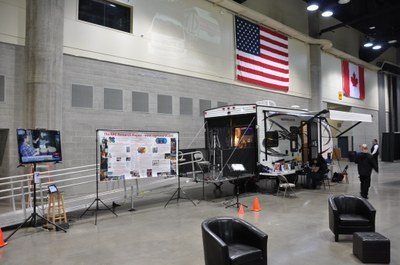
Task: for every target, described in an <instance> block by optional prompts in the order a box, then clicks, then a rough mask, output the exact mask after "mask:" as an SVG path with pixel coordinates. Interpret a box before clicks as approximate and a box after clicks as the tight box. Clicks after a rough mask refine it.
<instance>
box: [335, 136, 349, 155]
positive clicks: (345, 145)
mask: <svg viewBox="0 0 400 265" xmlns="http://www.w3.org/2000/svg"><path fill="white" fill-rule="evenodd" d="M338 147H339V148H340V150H341V153H342V157H345V158H347V157H349V137H348V136H341V137H339V138H338Z"/></svg>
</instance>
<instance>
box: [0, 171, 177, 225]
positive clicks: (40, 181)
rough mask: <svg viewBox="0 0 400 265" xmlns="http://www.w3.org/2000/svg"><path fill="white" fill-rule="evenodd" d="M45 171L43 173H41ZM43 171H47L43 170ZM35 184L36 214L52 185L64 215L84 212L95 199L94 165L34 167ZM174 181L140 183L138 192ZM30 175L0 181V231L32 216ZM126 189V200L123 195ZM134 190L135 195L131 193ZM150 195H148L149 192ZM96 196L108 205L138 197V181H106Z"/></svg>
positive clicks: (43, 203) (157, 180)
mask: <svg viewBox="0 0 400 265" xmlns="http://www.w3.org/2000/svg"><path fill="white" fill-rule="evenodd" d="M44 168H45V171H41V170H43V169H44ZM46 169H47V170H46ZM37 171H39V172H40V175H39V178H37V180H36V182H37V183H36V198H37V204H36V205H37V210H39V211H41V212H42V214H43V215H44V213H45V210H46V208H47V204H48V202H47V195H48V191H47V189H48V186H49V185H50V184H56V185H57V188H58V189H59V190H61V191H63V192H64V193H65V195H64V196H65V197H64V199H65V205H66V210H67V212H70V211H74V210H79V209H84V208H86V207H88V205H89V204H90V203H91V202H92V200H93V199H94V198H96V195H97V194H96V188H95V187H96V164H91V165H83V166H78V167H71V168H64V169H57V170H49V168H48V167H47V166H38V168H37ZM174 179H175V178H149V179H148V180H145V179H143V180H140V182H141V187H142V189H144V188H150V187H151V188H153V189H157V188H159V187H164V188H165V187H166V186H167V185H173V184H174V183H175V181H174ZM33 185H34V184H33V173H29V174H23V175H16V176H9V177H3V178H1V179H0V227H6V226H10V225H14V224H18V223H21V222H22V221H23V220H24V219H26V218H27V217H28V216H29V214H30V213H31V212H32V200H33ZM127 185H130V186H131V187H130V196H129V195H128V194H127ZM134 190H136V194H135V192H134ZM149 192H150V191H149ZM99 196H102V197H103V198H102V199H103V200H105V201H107V202H110V201H114V200H119V199H126V198H128V197H130V198H131V203H132V205H133V198H134V197H135V196H136V197H139V182H138V179H134V180H132V181H130V180H129V181H125V180H121V181H109V182H106V183H101V185H99Z"/></svg>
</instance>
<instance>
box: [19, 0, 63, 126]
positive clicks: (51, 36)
mask: <svg viewBox="0 0 400 265" xmlns="http://www.w3.org/2000/svg"><path fill="white" fill-rule="evenodd" d="M63 34H64V0H27V1H26V40H25V57H26V88H27V93H28V102H27V119H28V120H27V126H28V127H29V128H47V129H61V117H62V84H63V83H62V82H63Z"/></svg>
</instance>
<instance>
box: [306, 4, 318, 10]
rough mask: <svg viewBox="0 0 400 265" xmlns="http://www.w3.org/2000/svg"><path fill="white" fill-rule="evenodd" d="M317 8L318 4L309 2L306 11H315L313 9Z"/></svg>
mask: <svg viewBox="0 0 400 265" xmlns="http://www.w3.org/2000/svg"><path fill="white" fill-rule="evenodd" d="M318 8H319V6H318V5H317V4H316V3H310V4H309V5H308V6H307V10H308V11H315V10H318Z"/></svg>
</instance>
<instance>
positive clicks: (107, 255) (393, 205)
mask: <svg viewBox="0 0 400 265" xmlns="http://www.w3.org/2000/svg"><path fill="white" fill-rule="evenodd" d="M344 164H346V163H345V162H342V167H343V166H344ZM380 169H381V171H380V173H379V174H376V173H373V176H372V179H373V180H372V187H371V189H370V195H369V197H370V199H369V201H370V202H371V203H372V205H374V207H375V208H376V210H377V216H376V231H377V232H380V233H381V234H383V235H385V236H387V237H388V238H389V239H390V240H391V264H400V253H399V252H397V251H396V250H397V249H399V248H400V229H399V227H400V163H380ZM355 170H356V169H355V165H354V164H353V163H350V168H349V173H350V174H349V175H350V184H336V185H334V186H332V187H331V189H330V190H328V189H327V190H324V189H323V188H322V189H318V190H306V189H300V188H298V189H297V192H296V194H297V197H296V198H282V197H281V196H279V197H277V196H274V195H272V194H270V193H246V194H242V195H241V197H240V201H241V202H242V203H244V204H247V205H248V206H249V207H250V208H251V206H252V204H253V200H254V198H256V197H258V199H259V201H260V204H261V207H262V211H261V212H258V213H254V212H251V211H249V210H246V211H245V214H244V216H243V217H242V218H243V219H245V220H246V221H248V222H250V223H252V224H255V225H256V226H257V227H259V228H260V229H261V230H263V231H265V232H266V233H267V234H268V236H269V239H268V264H274V265H279V264H281V265H289V264H325V265H329V264H332V265H337V264H347V265H351V264H361V262H360V261H359V260H358V259H357V258H356V257H355V256H353V254H352V236H351V235H341V236H340V237H339V242H338V243H336V242H334V236H333V234H332V232H331V231H330V230H329V226H328V203H327V199H328V197H329V196H330V195H332V194H343V193H345V194H355V195H358V193H359V182H358V178H357V175H356V172H355ZM260 186H265V183H264V182H260ZM222 187H223V188H222V191H221V192H217V193H214V185H207V188H206V195H207V196H206V197H207V200H206V201H201V202H200V203H199V204H198V205H197V206H194V205H193V204H192V203H191V202H190V201H187V200H181V201H180V202H179V204H177V203H176V201H172V202H171V203H170V204H169V205H168V206H167V207H166V208H164V204H165V203H166V201H167V200H168V198H169V197H170V196H171V195H172V193H173V192H174V191H175V188H176V187H174V188H171V187H169V188H167V189H164V190H163V191H160V192H153V193H151V194H148V195H147V196H145V197H144V198H142V199H138V200H137V202H136V203H135V208H136V209H137V211H135V212H129V211H127V210H128V209H129V208H130V205H129V203H126V204H125V205H123V206H121V207H118V208H117V213H118V215H119V216H118V217H115V216H114V215H112V214H111V213H110V212H108V211H100V212H99V219H98V224H97V226H95V225H94V217H93V216H92V214H87V215H85V216H84V217H83V218H82V219H76V220H75V216H79V214H80V213H71V214H69V218H71V219H72V222H71V227H70V229H69V230H68V233H64V232H55V231H46V230H43V229H42V228H23V229H21V230H19V231H18V232H17V233H16V234H14V235H13V237H11V238H10V239H9V240H8V245H7V246H5V247H3V248H0V264H3V265H14V264H15V265H17V264H18V265H21V264H74V265H77V264H85V265H86V264H96V265H102V264H119V265H123V264H135V265H145V264H152V265H156V264H171V265H189V264H190V265H197V264H199V265H200V264H204V258H203V247H202V238H201V229H200V224H201V222H202V221H203V220H205V219H207V218H209V217H214V216H238V214H237V209H236V208H228V209H226V208H225V204H226V203H228V201H227V199H229V198H230V196H231V195H232V185H230V184H224V185H223V186H222ZM183 189H184V190H185V191H186V192H187V193H188V194H189V195H190V196H191V197H192V198H193V199H194V200H195V201H196V202H197V201H198V199H200V198H201V185H200V184H187V183H185V184H184V185H183ZM11 232H12V230H9V231H3V234H4V237H6V236H7V235H9V234H10V233H11Z"/></svg>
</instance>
